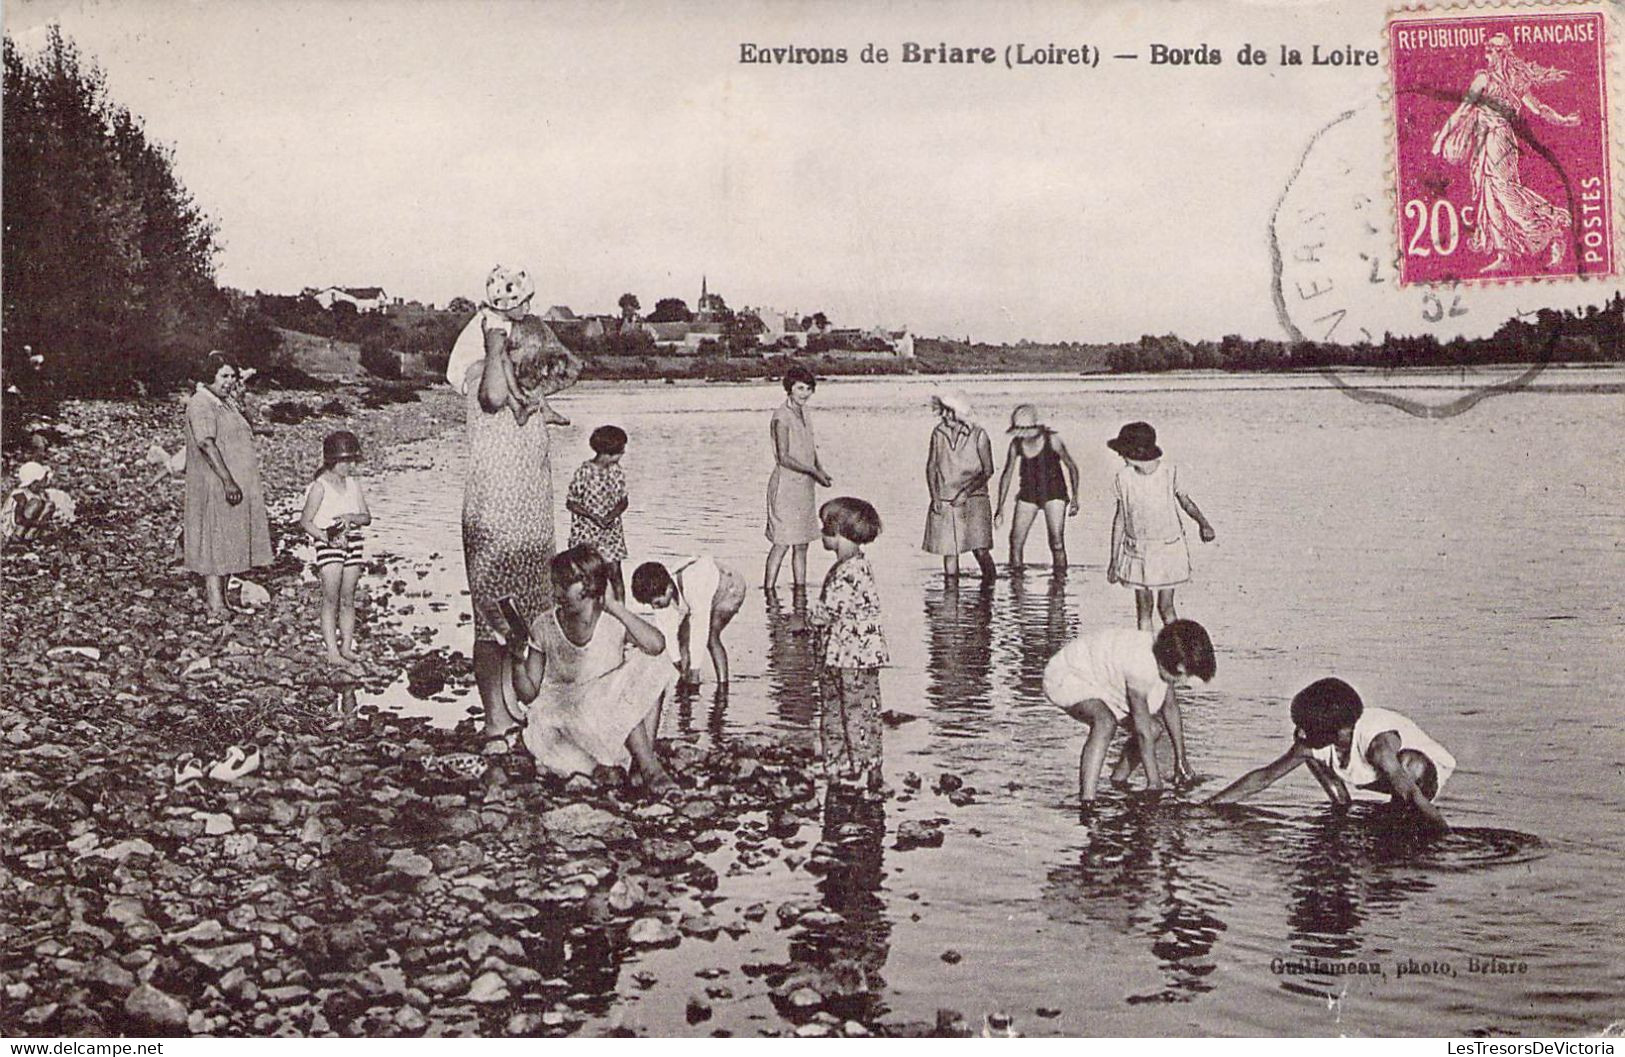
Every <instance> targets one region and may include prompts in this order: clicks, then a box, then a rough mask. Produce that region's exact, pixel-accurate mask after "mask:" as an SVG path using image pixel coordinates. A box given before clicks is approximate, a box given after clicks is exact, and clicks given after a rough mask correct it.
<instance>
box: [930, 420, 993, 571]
mask: <svg viewBox="0 0 1625 1057" xmlns="http://www.w3.org/2000/svg"><path fill="white" fill-rule="evenodd" d="M931 404H932V406H933V407H934V408H935V409H936V412H937V415H938V417H939V419H940V421H938V423H937V428H936V429H934V430H932V431H931V454H930V455H929V456H928V457H927V458H926V462H925V485H926V488H927V490H929V491H930V493H931V509H930V510H929V511H928V512H927V513H926V516H925V542H924V543H923V544H922V546H923V547H924V548H925V550H926V552H927V553H930V554H940V555H942V573H943V575H944V576H946V577H947V578H948V579H950V580H952V579H955V578H957V577H958V576H959V556H960V555H961V554H963V553H964V552H965V551H970V552H971V553H972V554H973V555H975V556H976V564H977V565H978V566H980V567H981V570H982V579H983V580H992V579H993V578H994V576H995V575H996V573H995V566H994V564H993V504H992V503H991V502H990V501H989V500H988V494H987V483H988V482H989V481H991V480H992V479H993V444H992V442H991V441H989V440H988V439H987V430H985V429H983V428H982V427H981V426H978V425H977V424H976V423H974V422H972V421H971V420H970V398H969V397H967V396H966V395H965V394H964V393H963V392H961V391H960V390H958V389H950V390H946V391H943V392H940V393H937V394H935V395H933V396H932V397H931Z"/></svg>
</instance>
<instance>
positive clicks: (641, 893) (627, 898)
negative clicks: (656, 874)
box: [609, 877, 649, 914]
mask: <svg viewBox="0 0 1625 1057" xmlns="http://www.w3.org/2000/svg"><path fill="white" fill-rule="evenodd" d="M648 898H649V897H648V893H647V892H646V891H645V890H644V887H643V885H642V884H641V883H639V882H638V881H637V880H636V879H635V878H631V877H622V878H618V879H617V880H616V881H615V883H614V884H613V885H611V886H610V889H609V905H610V908H611V909H612V910H614V911H616V912H617V913H621V914H624V913H626V912H627V911H629V910H636V909H637V908H638V907H640V906H642V905H643V904H644V903H645V902H646V901H647V900H648Z"/></svg>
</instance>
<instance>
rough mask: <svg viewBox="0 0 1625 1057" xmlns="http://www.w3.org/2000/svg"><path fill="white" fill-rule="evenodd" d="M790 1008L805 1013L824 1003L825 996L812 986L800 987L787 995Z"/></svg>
mask: <svg viewBox="0 0 1625 1057" xmlns="http://www.w3.org/2000/svg"><path fill="white" fill-rule="evenodd" d="M785 1001H786V1002H789V1003H790V1008H792V1009H795V1010H799V1011H801V1012H803V1013H806V1012H810V1011H812V1010H814V1009H817V1008H818V1007H819V1006H821V1005H823V1004H824V996H823V995H821V994H819V993H818V992H817V991H815V990H813V989H812V988H810V987H798V988H796V989H795V990H794V991H791V992H790V993H789V994H788V995H786V996H785Z"/></svg>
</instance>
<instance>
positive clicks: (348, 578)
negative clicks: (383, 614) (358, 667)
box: [322, 565, 361, 661]
mask: <svg viewBox="0 0 1625 1057" xmlns="http://www.w3.org/2000/svg"><path fill="white" fill-rule="evenodd" d="M360 581H361V566H359V565H346V566H344V578H343V579H342V580H341V581H340V582H339V613H338V616H339V655H340V656H342V657H343V658H344V659H345V660H347V661H359V660H360V659H361V658H360V656H358V655H357V654H356V652H355V588H356V584H357V583H359V582H360ZM326 590H327V588H326V584H325V583H324V584H323V586H322V591H323V595H324V600H323V607H324V608H325V607H326V601H325V595H326Z"/></svg>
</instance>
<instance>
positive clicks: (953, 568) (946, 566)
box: [942, 554, 959, 580]
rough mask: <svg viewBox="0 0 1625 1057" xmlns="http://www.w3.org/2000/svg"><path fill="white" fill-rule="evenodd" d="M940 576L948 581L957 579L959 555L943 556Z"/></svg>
mask: <svg viewBox="0 0 1625 1057" xmlns="http://www.w3.org/2000/svg"><path fill="white" fill-rule="evenodd" d="M942 575H943V576H944V577H945V578H947V579H949V580H957V579H959V555H957V554H944V555H943V556H942Z"/></svg>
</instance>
